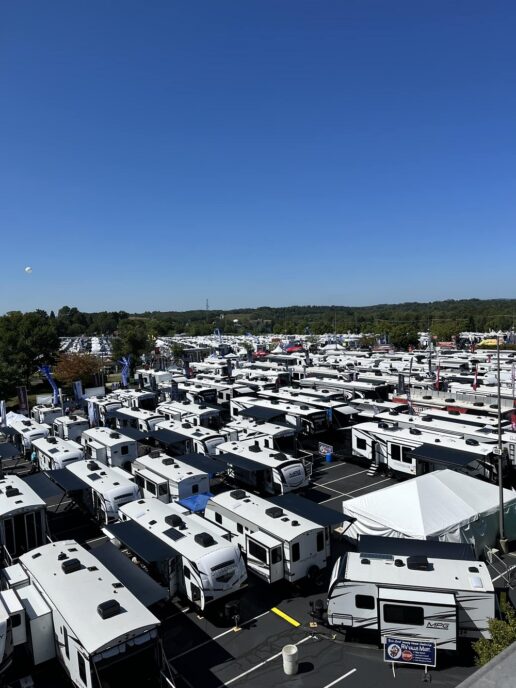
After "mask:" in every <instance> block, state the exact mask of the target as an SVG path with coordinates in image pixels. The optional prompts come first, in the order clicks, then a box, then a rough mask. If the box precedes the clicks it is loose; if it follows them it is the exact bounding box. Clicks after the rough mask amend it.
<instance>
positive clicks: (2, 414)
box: [0, 400, 7, 427]
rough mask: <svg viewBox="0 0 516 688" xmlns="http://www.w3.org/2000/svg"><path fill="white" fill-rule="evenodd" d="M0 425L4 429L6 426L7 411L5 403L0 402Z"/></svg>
mask: <svg viewBox="0 0 516 688" xmlns="http://www.w3.org/2000/svg"><path fill="white" fill-rule="evenodd" d="M0 425H1V426H2V427H4V426H5V425H7V409H6V406H5V401H3V400H2V401H0Z"/></svg>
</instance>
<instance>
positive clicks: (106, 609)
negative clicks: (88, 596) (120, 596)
mask: <svg viewBox="0 0 516 688" xmlns="http://www.w3.org/2000/svg"><path fill="white" fill-rule="evenodd" d="M121 611H122V610H121V607H120V603H119V602H118V601H117V600H106V602H101V603H100V604H99V605H98V606H97V613H98V615H99V616H100V618H101V619H110V618H111V617H112V616H116V615H117V614H120V612H121Z"/></svg>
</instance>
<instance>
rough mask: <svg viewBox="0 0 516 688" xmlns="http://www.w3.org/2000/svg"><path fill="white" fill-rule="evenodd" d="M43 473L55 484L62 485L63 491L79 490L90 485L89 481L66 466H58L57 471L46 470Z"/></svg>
mask: <svg viewBox="0 0 516 688" xmlns="http://www.w3.org/2000/svg"><path fill="white" fill-rule="evenodd" d="M43 474H44V475H46V477H47V478H48V479H49V480H51V481H52V482H53V483H54V484H55V485H57V486H58V487H60V488H61V490H63V492H79V491H81V490H85V489H87V488H88V487H89V486H88V485H87V483H85V482H83V481H82V480H81V479H80V478H78V477H77V476H76V475H74V474H73V473H71V472H70V471H69V470H68V469H66V468H57V469H56V470H55V471H44V473H43Z"/></svg>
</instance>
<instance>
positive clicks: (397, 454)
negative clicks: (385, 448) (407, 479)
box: [391, 444, 401, 461]
mask: <svg viewBox="0 0 516 688" xmlns="http://www.w3.org/2000/svg"><path fill="white" fill-rule="evenodd" d="M391 458H392V460H393V461H401V447H400V445H399V444H391Z"/></svg>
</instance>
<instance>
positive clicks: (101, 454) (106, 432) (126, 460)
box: [81, 428, 138, 470]
mask: <svg viewBox="0 0 516 688" xmlns="http://www.w3.org/2000/svg"><path fill="white" fill-rule="evenodd" d="M81 442H82V446H83V447H84V454H85V458H87V459H93V461H98V462H99V463H104V464H106V465H107V466H119V467H121V468H125V469H126V470H127V469H129V467H130V465H131V463H132V462H133V461H134V460H135V459H136V458H137V456H138V444H137V442H136V441H135V440H133V439H131V438H130V437H127V436H126V435H123V434H122V433H120V432H117V431H115V430H111V429H109V428H91V429H90V430H86V431H85V432H83V433H82V437H81Z"/></svg>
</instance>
